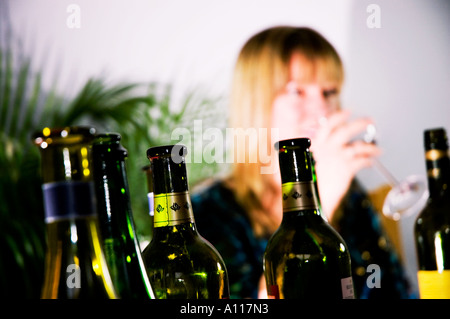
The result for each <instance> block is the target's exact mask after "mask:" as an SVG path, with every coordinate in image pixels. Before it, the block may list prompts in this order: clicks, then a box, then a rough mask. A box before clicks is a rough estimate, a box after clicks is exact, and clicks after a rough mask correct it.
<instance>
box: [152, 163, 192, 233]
mask: <svg viewBox="0 0 450 319" xmlns="http://www.w3.org/2000/svg"><path fill="white" fill-rule="evenodd" d="M151 163H152V172H153V191H154V195H153V196H154V220H153V221H154V222H153V226H154V228H155V230H156V228H158V227H167V226H175V225H180V224H185V223H188V224H189V223H191V224H194V223H195V221H194V214H193V211H192V204H191V199H190V196H189V189H188V182H187V174H186V164H185V162H184V161H181V162H180V163H175V162H174V161H173V160H172V158H171V157H170V156H168V155H166V156H158V157H153V158H152V159H151Z"/></svg>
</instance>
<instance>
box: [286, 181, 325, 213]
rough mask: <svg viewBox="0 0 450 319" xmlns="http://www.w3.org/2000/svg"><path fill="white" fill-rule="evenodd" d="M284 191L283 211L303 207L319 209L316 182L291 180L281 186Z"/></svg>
mask: <svg viewBox="0 0 450 319" xmlns="http://www.w3.org/2000/svg"><path fill="white" fill-rule="evenodd" d="M281 191H282V192H283V195H282V196H283V211H284V212H289V211H294V210H302V209H317V208H318V207H319V201H318V200H317V196H316V192H315V189H314V183H313V182H312V181H311V182H289V183H284V184H283V185H282V186H281Z"/></svg>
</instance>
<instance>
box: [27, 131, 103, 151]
mask: <svg viewBox="0 0 450 319" xmlns="http://www.w3.org/2000/svg"><path fill="white" fill-rule="evenodd" d="M95 133H96V130H95V128H94V127H91V126H66V127H54V128H50V127H45V128H43V129H42V130H40V131H38V132H36V133H34V134H33V136H32V138H33V141H34V144H36V145H37V146H39V147H40V148H42V149H45V148H47V147H48V146H49V145H50V144H53V145H70V144H75V143H86V144H88V143H90V142H91V141H92V140H94V138H95V137H96V135H95Z"/></svg>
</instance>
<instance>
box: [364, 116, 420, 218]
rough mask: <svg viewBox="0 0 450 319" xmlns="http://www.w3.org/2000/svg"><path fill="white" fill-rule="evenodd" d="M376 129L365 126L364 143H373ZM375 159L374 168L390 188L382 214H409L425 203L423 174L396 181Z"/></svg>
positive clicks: (389, 216) (389, 215)
mask: <svg viewBox="0 0 450 319" xmlns="http://www.w3.org/2000/svg"><path fill="white" fill-rule="evenodd" d="M376 136H377V130H376V127H375V125H373V124H370V125H368V126H367V128H366V131H365V132H364V134H363V136H362V139H363V140H364V141H365V142H366V143H375V142H376ZM374 160H375V165H374V168H375V169H376V170H377V171H378V172H379V173H380V174H381V175H382V176H383V177H384V178H385V179H386V181H387V183H388V184H389V185H390V186H391V190H390V191H389V192H388V194H387V195H386V198H385V199H384V203H383V209H382V212H383V215H384V216H386V217H388V218H390V219H393V220H396V221H398V220H400V219H401V218H404V217H407V216H410V215H411V214H413V213H415V212H418V211H419V210H420V209H421V208H422V207H423V206H424V205H425V203H426V201H427V198H428V188H427V180H426V177H425V176H423V175H410V176H407V177H406V178H405V179H403V180H401V181H398V180H397V179H396V178H395V176H394V175H393V174H392V173H391V172H390V171H389V170H388V169H387V168H386V167H385V166H384V165H383V163H381V162H380V160H378V159H376V158H375V159H374Z"/></svg>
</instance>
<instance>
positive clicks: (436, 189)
mask: <svg viewBox="0 0 450 319" xmlns="http://www.w3.org/2000/svg"><path fill="white" fill-rule="evenodd" d="M424 144H425V145H424V146H425V160H426V168H427V175H428V190H429V198H428V201H427V204H426V206H425V207H424V209H423V210H422V212H421V213H420V214H419V216H418V217H417V220H416V224H415V229H414V231H415V238H416V250H417V257H418V264H419V271H418V273H417V277H418V283H419V293H420V298H422V299H429V298H431V299H450V158H449V149H448V140H447V133H446V131H445V129H443V128H438V129H432V130H426V131H425V132H424Z"/></svg>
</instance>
